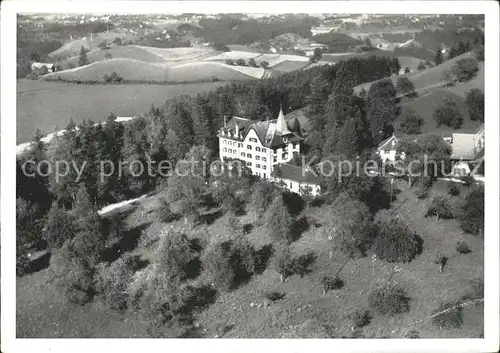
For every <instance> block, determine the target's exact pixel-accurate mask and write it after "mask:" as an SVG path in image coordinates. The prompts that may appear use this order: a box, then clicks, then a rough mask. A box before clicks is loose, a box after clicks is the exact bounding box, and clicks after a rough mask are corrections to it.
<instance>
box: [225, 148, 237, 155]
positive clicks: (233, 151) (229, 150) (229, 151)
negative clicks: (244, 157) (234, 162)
mask: <svg viewBox="0 0 500 353" xmlns="http://www.w3.org/2000/svg"><path fill="white" fill-rule="evenodd" d="M224 152H227V153H232V154H236V150H232V149H227V148H225V147H224Z"/></svg>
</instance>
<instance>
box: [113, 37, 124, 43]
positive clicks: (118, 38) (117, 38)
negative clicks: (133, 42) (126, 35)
mask: <svg viewBox="0 0 500 353" xmlns="http://www.w3.org/2000/svg"><path fill="white" fill-rule="evenodd" d="M113 44H116V45H122V44H123V41H122V39H121V38H120V37H115V39H113Z"/></svg>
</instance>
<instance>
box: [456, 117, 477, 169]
mask: <svg viewBox="0 0 500 353" xmlns="http://www.w3.org/2000/svg"><path fill="white" fill-rule="evenodd" d="M450 144H451V147H452V153H451V157H450V159H451V161H452V162H455V163H454V165H453V170H452V172H453V174H457V175H468V174H469V173H470V171H471V168H470V167H471V166H473V165H474V164H475V159H476V156H477V155H478V154H479V152H480V151H481V149H482V148H483V147H484V124H483V125H481V126H480V127H479V128H478V129H477V130H476V131H475V132H474V133H473V134H463V133H453V134H452V137H451V143H450Z"/></svg>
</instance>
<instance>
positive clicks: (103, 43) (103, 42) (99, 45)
mask: <svg viewBox="0 0 500 353" xmlns="http://www.w3.org/2000/svg"><path fill="white" fill-rule="evenodd" d="M97 47H98V48H99V49H101V50H102V49H106V48H107V47H108V43H107V42H106V41H105V40H103V41H102V42H101V43H99V44H98V45H97Z"/></svg>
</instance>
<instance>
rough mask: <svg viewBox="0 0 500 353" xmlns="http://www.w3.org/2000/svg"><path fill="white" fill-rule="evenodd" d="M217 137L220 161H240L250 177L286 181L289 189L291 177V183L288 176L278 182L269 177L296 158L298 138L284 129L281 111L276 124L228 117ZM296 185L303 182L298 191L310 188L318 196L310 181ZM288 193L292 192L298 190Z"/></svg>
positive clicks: (282, 176)
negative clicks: (248, 170) (248, 171)
mask: <svg viewBox="0 0 500 353" xmlns="http://www.w3.org/2000/svg"><path fill="white" fill-rule="evenodd" d="M218 137H219V154H220V158H221V160H230V159H238V160H241V161H243V162H245V164H246V165H247V167H248V168H249V169H250V170H251V171H252V174H254V175H257V176H259V177H261V178H263V179H271V180H273V181H278V180H289V182H288V184H286V185H292V184H290V182H291V181H293V180H294V179H296V178H295V177H294V176H291V177H292V178H294V179H293V180H290V178H289V176H288V175H280V177H279V178H277V177H276V176H275V175H272V173H273V171H274V169H275V167H276V166H278V165H280V164H285V163H287V162H290V161H291V160H292V158H293V156H294V154H296V153H298V154H300V143H301V141H302V137H300V136H299V135H297V134H296V133H294V132H291V131H290V130H289V129H288V127H287V124H286V121H285V117H284V115H283V111H282V110H280V113H279V116H278V119H276V120H266V121H253V120H250V119H245V118H240V117H232V118H231V119H230V120H229V121H224V126H223V127H222V128H221V129H220V130H219V133H218ZM298 168H300V167H298ZM289 169H290V170H291V169H292V168H287V169H286V170H289ZM294 174H296V173H294ZM304 174H307V173H304ZM296 182H298V183H302V184H303V183H304V182H306V184H307V185H305V184H304V185H302V184H301V185H302V187H306V186H311V187H312V188H313V189H314V194H317V193H319V182H316V181H315V180H313V179H312V178H311V177H308V178H304V179H303V180H302V179H301V180H297V181H296ZM309 184H311V185H309ZM293 185H295V184H293ZM289 189H290V190H291V191H293V192H297V191H298V190H299V189H297V188H293V190H292V188H289ZM295 189H297V190H295ZM298 193H300V192H298Z"/></svg>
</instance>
